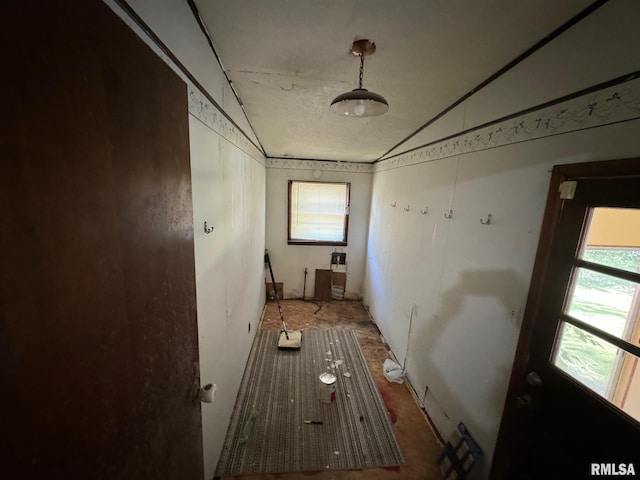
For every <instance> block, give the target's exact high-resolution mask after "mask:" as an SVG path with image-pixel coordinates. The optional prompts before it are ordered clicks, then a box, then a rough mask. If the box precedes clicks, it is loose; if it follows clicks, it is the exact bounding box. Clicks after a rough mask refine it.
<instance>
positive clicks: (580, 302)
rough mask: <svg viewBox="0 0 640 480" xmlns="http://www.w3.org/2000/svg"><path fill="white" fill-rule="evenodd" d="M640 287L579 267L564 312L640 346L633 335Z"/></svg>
mask: <svg viewBox="0 0 640 480" xmlns="http://www.w3.org/2000/svg"><path fill="white" fill-rule="evenodd" d="M638 291H639V289H638V284H636V283H634V282H630V281H627V280H623V279H621V278H617V277H613V276H611V275H605V274H603V273H599V272H594V271H593V270H589V269H587V268H577V269H576V271H575V274H574V277H573V284H572V287H571V290H570V292H571V294H570V296H569V298H568V302H567V307H566V308H565V313H566V314H567V315H569V316H571V317H573V318H577V319H578V320H582V321H583V322H585V323H588V324H589V325H592V326H594V327H596V328H599V329H600V330H603V331H605V332H607V333H610V334H611V335H615V336H616V337H619V338H621V339H623V340H627V341H629V342H630V343H634V344H635V345H639V343H638V338H637V336H635V337H633V336H632V333H633V330H634V326H635V323H636V319H637V316H638V308H639V307H640V305H639V302H638V295H639V294H638Z"/></svg>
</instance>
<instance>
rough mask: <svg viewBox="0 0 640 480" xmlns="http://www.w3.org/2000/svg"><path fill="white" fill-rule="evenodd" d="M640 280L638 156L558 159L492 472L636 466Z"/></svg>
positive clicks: (568, 474)
mask: <svg viewBox="0 0 640 480" xmlns="http://www.w3.org/2000/svg"><path fill="white" fill-rule="evenodd" d="M572 181H574V182H575V184H572V183H568V182H572ZM574 187H575V194H574V195H573V194H572V193H571V190H572V189H573V188H574ZM562 197H565V198H562ZM570 197H572V198H570ZM639 285H640V161H638V160H621V161H613V162H597V163H590V164H576V165H564V166H558V167H555V168H554V170H553V178H552V181H551V186H550V190H549V198H548V202H547V208H546V212H545V219H544V222H543V230H542V234H541V239H540V245H539V250H538V254H537V257H536V264H535V267H534V273H533V277H532V284H531V290H530V294H529V299H528V302H527V308H526V312H525V318H524V322H523V327H522V333H521V338H520V342H519V345H518V350H517V353H516V359H515V362H514V368H513V372H512V376H511V383H510V386H509V392H508V395H507V400H506V405H505V409H504V413H503V419H502V424H501V428H500V434H499V437H498V443H497V445H496V452H495V456H494V462H493V466H492V473H491V478H493V479H509V478H521V479H542V478H576V479H578V478H591V477H592V476H597V475H605V476H606V475H607V474H608V475H627V474H629V473H632V472H633V473H635V474H636V475H640V471H639V470H640V450H639V449H638V445H640V403H638V398H639V397H638V396H637V395H638V393H637V391H638V390H639V389H640V368H637V367H638V360H639V358H640V348H639V346H640V301H639V298H640V288H639ZM634 392H635V393H634Z"/></svg>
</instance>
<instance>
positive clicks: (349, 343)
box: [216, 330, 405, 477]
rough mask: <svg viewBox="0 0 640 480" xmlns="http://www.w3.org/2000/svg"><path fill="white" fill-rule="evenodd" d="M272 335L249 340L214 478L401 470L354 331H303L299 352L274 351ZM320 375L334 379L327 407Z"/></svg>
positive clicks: (401, 461) (275, 333) (274, 334)
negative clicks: (336, 471) (377, 469)
mask: <svg viewBox="0 0 640 480" xmlns="http://www.w3.org/2000/svg"><path fill="white" fill-rule="evenodd" d="M278 335H279V332H278V331H274V330H260V331H259V332H258V333H257V335H256V338H255V340H254V344H253V347H252V350H251V354H250V355H249V361H248V363H247V368H246V370H245V373H244V377H243V379H242V384H241V386H240V391H239V394H238V399H237V402H236V406H235V409H234V413H233V415H232V417H231V422H230V425H229V430H228V432H227V437H226V440H225V444H224V447H223V450H222V453H221V456H220V461H219V462H218V468H217V472H216V476H217V477H227V476H233V475H248V474H266V473H286V472H299V471H319V470H327V469H332V470H346V469H365V468H378V467H393V466H400V465H404V464H405V460H404V457H403V455H402V452H401V451H400V447H399V445H398V442H397V440H396V437H395V434H394V431H393V426H392V425H391V422H390V420H389V415H388V413H387V410H386V408H385V406H384V403H383V400H382V398H381V396H380V392H379V391H378V389H377V387H376V384H375V381H374V380H373V377H372V376H371V373H370V372H369V369H368V367H367V363H366V360H365V358H364V355H363V354H362V349H361V348H360V345H359V343H358V340H357V338H356V335H355V333H354V332H353V331H351V330H306V331H303V333H302V348H301V349H299V350H278V348H277V342H278ZM324 372H329V373H333V374H334V375H335V376H336V377H337V381H336V392H335V399H334V400H333V401H331V402H330V403H324V402H322V401H321V397H322V394H323V385H322V383H321V382H320V380H319V376H320V374H321V373H324ZM324 392H326V390H325V391H324ZM325 398H326V397H325Z"/></svg>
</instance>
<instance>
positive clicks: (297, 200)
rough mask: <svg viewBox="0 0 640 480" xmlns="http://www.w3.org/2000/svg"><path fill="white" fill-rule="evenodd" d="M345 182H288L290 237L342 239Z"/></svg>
mask: <svg viewBox="0 0 640 480" xmlns="http://www.w3.org/2000/svg"><path fill="white" fill-rule="evenodd" d="M348 198H349V195H348V184H345V183H321V182H292V183H291V198H290V214H291V217H290V225H289V228H290V235H291V237H290V240H293V241H318V242H323V241H325V242H345V241H346V238H345V237H346V232H345V217H346V214H347V206H348Z"/></svg>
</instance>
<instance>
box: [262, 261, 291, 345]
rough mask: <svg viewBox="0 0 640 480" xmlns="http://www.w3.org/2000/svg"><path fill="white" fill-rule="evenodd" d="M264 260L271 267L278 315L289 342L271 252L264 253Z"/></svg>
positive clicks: (270, 271)
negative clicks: (272, 266)
mask: <svg viewBox="0 0 640 480" xmlns="http://www.w3.org/2000/svg"><path fill="white" fill-rule="evenodd" d="M264 259H265V260H266V262H267V265H269V273H270V274H271V285H272V288H273V295H274V296H275V297H276V303H277V304H278V313H279V314H280V320H281V321H282V328H283V331H284V335H285V337H287V340H289V332H287V324H286V323H284V316H283V315H282V307H280V299H279V298H278V287H277V286H276V279H275V277H274V276H273V269H272V268H271V260H270V259H269V252H268V251H267V250H265V251H264Z"/></svg>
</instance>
